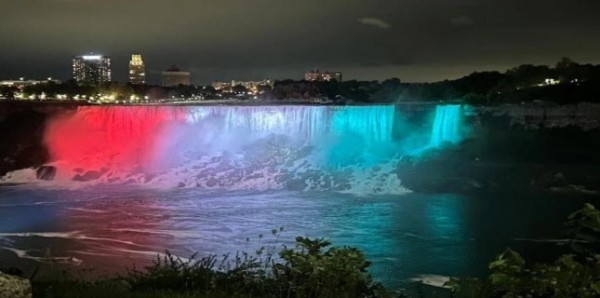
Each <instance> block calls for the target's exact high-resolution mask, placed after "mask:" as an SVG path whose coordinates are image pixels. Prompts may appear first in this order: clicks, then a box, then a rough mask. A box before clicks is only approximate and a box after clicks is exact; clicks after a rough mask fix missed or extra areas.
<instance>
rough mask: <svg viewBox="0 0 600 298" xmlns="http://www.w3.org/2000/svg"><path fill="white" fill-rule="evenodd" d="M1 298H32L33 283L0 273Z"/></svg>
mask: <svg viewBox="0 0 600 298" xmlns="http://www.w3.org/2000/svg"><path fill="white" fill-rule="evenodd" d="M0 297H3V298H4V297H6V298H9V297H10V298H31V297H32V290H31V283H30V282H29V280H27V279H23V278H20V277H16V276H12V275H8V274H4V273H2V272H0Z"/></svg>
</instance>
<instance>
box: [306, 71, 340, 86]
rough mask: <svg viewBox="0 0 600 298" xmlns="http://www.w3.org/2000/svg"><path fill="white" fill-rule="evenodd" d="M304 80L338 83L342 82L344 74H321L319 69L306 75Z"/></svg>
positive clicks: (325, 72)
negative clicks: (333, 81)
mask: <svg viewBox="0 0 600 298" xmlns="http://www.w3.org/2000/svg"><path fill="white" fill-rule="evenodd" d="M304 80H306V81H319V82H323V81H327V82H329V81H332V80H336V81H337V82H338V83H341V82H342V73H341V72H330V71H323V72H320V71H319V70H318V69H314V70H311V71H309V72H307V73H305V74H304Z"/></svg>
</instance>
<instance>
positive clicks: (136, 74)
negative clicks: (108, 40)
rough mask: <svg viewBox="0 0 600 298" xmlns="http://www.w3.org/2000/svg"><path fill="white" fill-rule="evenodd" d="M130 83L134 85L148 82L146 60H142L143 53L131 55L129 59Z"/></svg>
mask: <svg viewBox="0 0 600 298" xmlns="http://www.w3.org/2000/svg"><path fill="white" fill-rule="evenodd" d="M129 83H131V84H134V85H144V84H146V66H145V65H144V60H142V55H139V54H134V55H131V60H129Z"/></svg>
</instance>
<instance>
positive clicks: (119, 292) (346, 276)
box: [34, 229, 391, 298]
mask: <svg viewBox="0 0 600 298" xmlns="http://www.w3.org/2000/svg"><path fill="white" fill-rule="evenodd" d="M279 232H281V229H274V230H273V231H272V235H273V236H274V237H277V235H278V233H279ZM262 239H263V237H262V235H260V236H259V241H262ZM248 240H249V239H248ZM272 243H274V241H270V244H272ZM259 246H260V247H259V249H257V250H256V252H255V254H248V253H238V254H236V255H235V256H233V257H231V256H230V255H224V256H222V257H220V258H218V257H217V256H208V257H205V258H200V259H197V257H196V255H193V256H192V257H190V258H189V259H182V258H179V257H177V256H174V255H173V254H171V253H170V252H168V251H167V252H166V254H165V255H163V256H158V257H157V258H156V260H155V261H154V262H153V264H152V265H150V266H148V267H146V268H145V269H144V270H138V269H136V268H133V269H131V270H130V271H129V272H128V274H127V275H126V276H124V277H120V278H116V279H110V280H99V281H96V282H85V281H74V280H64V279H62V280H60V281H55V282H34V294H35V297H282V298H283V297H285V298H304V297H306V298H312V297H315V298H317V297H336V298H337V297H357V298H358V297H391V295H390V294H389V293H388V292H387V291H386V290H385V289H384V288H383V286H381V285H380V284H377V283H373V282H372V281H371V276H370V275H369V273H368V272H367V268H368V267H369V264H370V263H369V262H368V261H367V260H366V258H365V256H364V254H363V253H362V252H361V251H359V250H358V249H356V248H352V247H341V248H337V247H331V242H329V241H327V240H324V239H310V238H304V237H298V238H296V246H295V247H294V248H292V249H290V248H286V247H284V248H283V249H282V250H281V251H279V253H278V256H279V258H277V256H276V255H274V254H275V250H273V249H272V247H268V246H267V247H265V246H261V245H260V243H259Z"/></svg>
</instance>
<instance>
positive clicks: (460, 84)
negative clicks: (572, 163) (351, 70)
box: [271, 58, 600, 104]
mask: <svg viewBox="0 0 600 298" xmlns="http://www.w3.org/2000/svg"><path fill="white" fill-rule="evenodd" d="M271 95H272V96H273V97H274V98H276V99H285V98H306V97H325V98H329V99H334V100H335V99H337V100H341V101H348V100H353V101H356V102H365V103H394V102H403V101H439V100H444V101H464V102H468V103H473V104H494V103H507V102H524V101H525V102H526V101H534V100H542V101H551V102H557V103H572V102H581V101H588V102H600V65H591V64H579V63H576V62H574V61H572V60H570V59H569V58H562V59H561V60H560V61H559V62H558V63H557V64H556V65H555V66H554V67H550V66H546V65H530V64H526V65H521V66H518V67H515V68H512V69H509V70H508V71H506V72H503V73H501V72H498V71H486V72H475V73H472V74H470V75H467V76H465V77H462V78H460V79H456V80H444V81H441V82H434V83H402V82H401V81H400V80H399V79H396V78H394V79H388V80H385V81H383V82H378V81H368V82H364V81H362V82H361V81H346V82H342V83H338V82H306V81H299V82H298V81H291V80H288V81H280V82H278V83H276V84H275V87H274V90H273V92H272V94H271Z"/></svg>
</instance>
